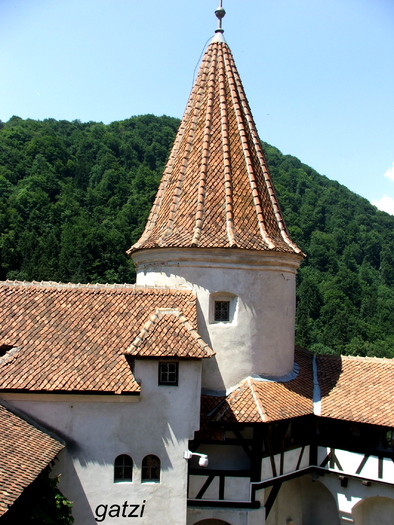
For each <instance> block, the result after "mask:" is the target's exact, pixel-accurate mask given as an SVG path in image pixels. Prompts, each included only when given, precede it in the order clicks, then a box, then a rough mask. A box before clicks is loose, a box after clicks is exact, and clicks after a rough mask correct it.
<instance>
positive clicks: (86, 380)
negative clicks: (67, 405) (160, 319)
mask: <svg viewBox="0 0 394 525" xmlns="http://www.w3.org/2000/svg"><path fill="white" fill-rule="evenodd" d="M158 308H177V309H179V310H180V311H181V312H182V313H183V314H184V315H185V317H187V318H188V319H189V320H190V324H191V326H192V328H193V329H195V328H196V327H197V318H196V298H195V295H194V294H193V293H192V292H190V291H186V290H185V291H183V290H170V289H155V288H142V287H136V286H127V285H125V286H116V285H114V286H108V285H107V286H103V285H85V286H82V285H61V284H56V283H43V284H39V283H35V284H31V283H13V282H6V283H2V284H1V285H0V346H1V345H10V346H12V347H13V348H12V350H9V351H8V352H7V353H6V354H5V355H4V357H1V358H0V389H1V390H14V389H18V390H21V389H22V390H28V391H32V392H35V391H36V392H38V391H68V392H69V391H76V392H103V393H118V394H119V393H138V392H139V385H138V384H137V382H136V381H135V379H134V376H133V374H132V371H131V367H130V366H129V364H128V361H127V359H126V357H125V356H124V355H123V354H124V352H125V351H126V350H127V348H128V347H129V346H130V344H131V343H132V342H133V341H134V340H135V338H136V336H137V334H138V333H139V332H140V330H141V327H142V326H143V325H144V323H146V321H147V320H148V319H149V317H150V315H152V313H154V312H155V311H156V310H157V309H158ZM185 344H186V341H185Z"/></svg>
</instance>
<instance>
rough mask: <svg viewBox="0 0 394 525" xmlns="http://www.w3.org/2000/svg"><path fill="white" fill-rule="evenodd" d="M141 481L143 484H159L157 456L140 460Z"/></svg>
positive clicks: (158, 461) (158, 460)
mask: <svg viewBox="0 0 394 525" xmlns="http://www.w3.org/2000/svg"><path fill="white" fill-rule="evenodd" d="M141 481H142V482H143V483H144V482H145V483H147V482H150V483H159V482H160V459H159V458H158V457H157V456H153V455H149V456H145V457H144V459H143V460H142V471H141Z"/></svg>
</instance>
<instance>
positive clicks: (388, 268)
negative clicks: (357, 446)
mask: <svg viewBox="0 0 394 525" xmlns="http://www.w3.org/2000/svg"><path fill="white" fill-rule="evenodd" d="M178 125H179V120H177V119H174V118H171V117H165V116H164V117H155V116H153V115H145V116H140V117H133V118H130V119H127V120H123V121H120V122H113V123H111V124H109V125H104V124H102V123H95V122H88V123H81V122H79V121H73V122H68V121H56V120H53V119H47V120H44V121H35V120H22V119H20V118H19V117H12V118H11V119H10V120H9V121H8V122H7V123H2V122H0V279H1V280H5V279H16V280H36V281H41V280H47V281H48V280H49V281H63V282H81V283H86V282H109V283H112V282H133V280H134V277H135V273H134V268H133V265H132V262H131V260H130V259H128V258H127V257H126V255H125V253H124V252H125V250H126V249H127V248H129V247H130V245H131V244H132V243H134V242H135V241H136V240H137V239H138V238H139V236H140V234H141V233H142V230H143V227H144V224H145V221H146V218H147V214H148V212H149V209H150V206H151V203H152V200H153V198H154V195H155V193H156V189H157V185H158V183H159V180H160V177H161V173H162V170H163V167H164V165H165V162H166V159H167V156H168V153H169V150H170V148H171V145H172V142H173V140H174V136H175V133H176V130H177V127H178ZM264 148H265V152H266V157H267V160H268V163H269V165H270V169H271V174H272V178H273V180H274V184H275V187H276V190H277V194H278V197H279V201H280V203H281V207H282V210H283V213H284V215H285V219H286V222H287V225H288V227H289V230H290V234H291V236H292V238H293V240H294V241H295V242H296V243H297V244H298V245H299V246H300V248H301V249H302V250H303V251H304V252H305V253H306V254H307V255H308V257H307V258H306V260H305V261H304V262H303V264H302V267H301V269H300V271H299V274H298V289H297V290H298V291H297V301H298V304H297V332H296V334H297V343H298V344H299V345H301V346H304V347H307V348H309V349H310V350H312V351H314V352H318V353H319V352H320V353H321V352H324V353H345V354H349V355H364V356H365V355H367V356H378V357H392V358H394V256H393V254H394V217H393V216H391V215H388V214H387V213H385V212H381V211H379V210H377V209H376V208H375V207H374V206H372V205H371V204H370V203H369V202H368V201H367V200H366V199H363V198H361V197H359V196H357V195H356V194H354V193H352V192H351V191H349V190H348V189H347V188H345V187H344V186H341V185H340V184H339V183H337V182H334V181H330V180H329V179H327V178H326V177H324V176H321V175H319V174H318V173H317V172H316V171H314V170H313V169H312V168H310V167H309V166H307V165H305V164H303V163H301V162H300V161H299V160H298V159H297V158H295V157H292V156H290V155H282V153H281V152H280V151H279V150H278V149H276V148H275V147H273V146H270V145H268V144H264Z"/></svg>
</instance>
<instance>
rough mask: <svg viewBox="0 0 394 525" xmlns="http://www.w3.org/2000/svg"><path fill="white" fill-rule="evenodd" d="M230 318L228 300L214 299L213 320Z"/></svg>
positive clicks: (227, 319)
mask: <svg viewBox="0 0 394 525" xmlns="http://www.w3.org/2000/svg"><path fill="white" fill-rule="evenodd" d="M229 320H230V301H215V321H229Z"/></svg>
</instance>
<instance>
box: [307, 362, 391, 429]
mask: <svg viewBox="0 0 394 525" xmlns="http://www.w3.org/2000/svg"><path fill="white" fill-rule="evenodd" d="M317 367H318V380H319V385H320V391H321V415H322V416H323V417H329V418H333V419H341V420H346V421H354V422H358V423H370V424H373V425H382V426H386V427H394V402H393V396H392V393H391V387H392V384H393V381H394V359H377V358H369V357H348V356H346V357H345V356H322V355H321V356H317Z"/></svg>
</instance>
